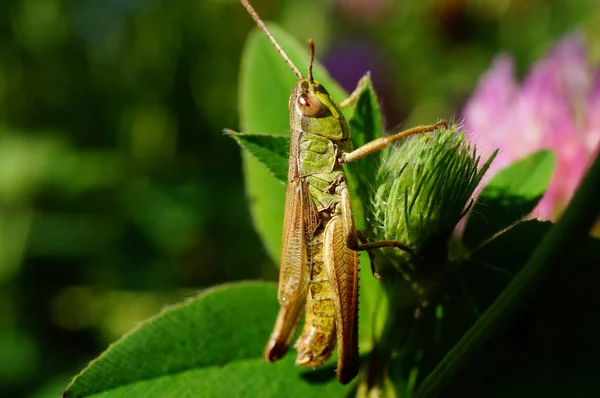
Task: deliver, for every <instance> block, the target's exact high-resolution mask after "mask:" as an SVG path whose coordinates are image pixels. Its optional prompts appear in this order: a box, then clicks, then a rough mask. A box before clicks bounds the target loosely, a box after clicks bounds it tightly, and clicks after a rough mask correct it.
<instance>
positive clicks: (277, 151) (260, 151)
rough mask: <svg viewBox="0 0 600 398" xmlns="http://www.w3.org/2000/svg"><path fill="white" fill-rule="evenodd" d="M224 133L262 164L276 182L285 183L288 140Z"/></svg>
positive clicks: (271, 136)
mask: <svg viewBox="0 0 600 398" xmlns="http://www.w3.org/2000/svg"><path fill="white" fill-rule="evenodd" d="M226 132H227V133H228V134H229V135H230V136H231V137H232V138H233V139H234V140H235V141H236V142H237V143H238V144H239V145H240V146H241V147H242V148H244V149H245V150H246V151H248V153H250V154H252V156H254V157H255V158H256V160H258V161H259V162H260V163H262V164H263V166H265V167H266V168H267V169H268V170H269V171H270V172H271V174H272V175H273V177H275V178H276V179H277V180H279V181H280V182H282V183H283V184H286V183H287V169H288V158H289V156H288V152H289V148H290V140H289V138H287V137H283V136H280V135H275V134H252V133H236V132H234V131H231V130H226Z"/></svg>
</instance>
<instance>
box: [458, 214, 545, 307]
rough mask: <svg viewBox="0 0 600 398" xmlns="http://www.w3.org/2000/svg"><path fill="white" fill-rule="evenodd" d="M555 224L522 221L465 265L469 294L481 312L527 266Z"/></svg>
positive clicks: (475, 254) (499, 236)
mask: <svg viewBox="0 0 600 398" xmlns="http://www.w3.org/2000/svg"><path fill="white" fill-rule="evenodd" d="M551 227H552V223H551V222H543V221H538V220H526V221H521V222H518V223H517V224H515V225H513V226H511V227H510V228H508V229H506V230H505V231H503V232H502V233H501V234H499V235H498V236H496V237H495V238H494V239H490V240H489V241H487V242H486V243H484V244H483V245H481V246H480V247H479V248H477V249H476V250H475V251H474V252H473V253H471V255H470V256H469V258H468V259H467V260H466V261H464V262H463V263H462V264H461V276H462V279H463V283H464V288H465V293H466V294H467V295H468V297H469V299H470V300H471V301H472V305H473V310H474V312H475V313H476V314H477V315H481V314H482V313H483V312H484V311H485V310H486V309H487V308H488V307H489V306H490V305H491V304H492V303H493V302H494V300H495V299H496V298H497V297H498V296H499V295H500V293H501V292H502V291H503V290H504V288H505V287H506V286H507V285H508V283H509V282H510V281H511V279H512V278H513V276H514V275H515V274H516V273H517V272H518V271H519V270H520V269H521V268H522V267H523V266H524V265H525V263H526V262H527V260H529V257H531V254H532V253H533V250H534V249H535V248H536V246H537V245H538V244H539V243H540V241H541V240H542V238H543V237H544V235H546V233H547V232H548V231H549V230H550V228H551Z"/></svg>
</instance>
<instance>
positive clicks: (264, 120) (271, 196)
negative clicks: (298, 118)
mask: <svg viewBox="0 0 600 398" xmlns="http://www.w3.org/2000/svg"><path fill="white" fill-rule="evenodd" d="M268 26H269V29H270V30H271V33H272V34H273V36H274V37H275V38H276V39H277V41H278V42H279V44H280V45H281V47H282V48H283V49H284V50H285V51H286V53H287V55H288V56H289V57H290V58H291V59H292V61H293V62H294V63H295V64H296V66H298V68H300V70H301V71H307V70H308V51H307V48H306V47H305V46H304V45H301V44H300V43H298V42H297V41H296V40H295V39H294V38H292V37H291V36H290V35H289V34H288V33H286V32H285V31H283V30H282V29H281V28H279V27H278V26H276V25H274V24H268ZM314 75H315V79H317V80H319V81H320V82H321V83H322V84H323V85H324V86H325V87H326V88H327V90H328V91H329V93H330V94H331V95H332V96H333V98H334V99H335V100H336V101H341V100H343V99H344V98H345V97H346V96H347V94H346V93H345V92H344V90H343V89H341V88H340V87H339V85H338V84H336V83H335V82H334V81H333V80H332V79H331V78H330V77H329V75H328V74H327V73H326V71H325V69H324V68H323V67H322V66H321V65H319V64H315V65H314ZM297 81H298V80H297V77H296V76H295V75H294V73H293V72H292V71H291V70H290V69H289V67H288V66H287V64H286V63H285V62H284V61H283V59H281V57H280V56H279V53H277V51H275V49H274V48H273V46H272V45H271V43H270V42H269V41H268V40H267V39H266V37H265V36H264V34H263V33H262V32H260V31H259V30H255V31H254V32H253V33H252V34H251V35H250V37H249V38H248V41H247V43H246V47H245V49H244V54H243V56H242V67H241V76H240V90H239V98H240V103H239V111H240V122H241V127H242V129H243V130H244V132H249V133H269V134H275V135H280V136H284V137H289V131H290V125H289V112H288V108H287V107H288V98H289V96H290V94H291V92H292V89H293V88H294V85H295V84H296V83H297ZM348 111H351V110H348ZM243 162H244V178H245V181H246V190H247V192H248V197H249V198H250V210H251V213H252V217H253V219H254V224H255V226H256V229H257V231H258V234H259V235H260V237H261V238H262V241H263V243H264V244H265V246H266V248H267V251H268V253H269V255H270V256H271V258H272V259H273V260H274V261H275V262H279V255H280V249H281V231H282V229H283V210H284V201H285V187H284V186H282V185H281V183H280V182H279V181H277V179H276V178H275V177H273V175H271V173H270V172H269V171H268V170H267V169H266V168H265V167H264V165H262V164H261V163H260V162H259V161H257V160H256V159H254V158H252V157H250V156H248V154H247V153H244V155H243Z"/></svg>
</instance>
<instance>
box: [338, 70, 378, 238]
mask: <svg viewBox="0 0 600 398" xmlns="http://www.w3.org/2000/svg"><path fill="white" fill-rule="evenodd" d="M348 125H349V127H350V132H351V139H352V145H353V146H354V148H358V147H360V146H362V145H364V144H366V143H367V142H370V141H373V140H374V139H375V138H378V137H381V136H382V135H383V123H382V116H381V111H380V109H379V100H378V99H377V94H375V90H374V89H373V84H372V82H371V77H370V75H368V74H367V75H366V79H365V86H364V88H363V90H362V91H361V93H360V95H359V97H358V99H357V101H356V107H355V108H354V112H353V113H352V116H351V117H350V120H349V121H348ZM380 163H381V154H380V153H377V154H373V155H371V156H366V157H364V158H363V159H360V160H358V161H356V162H353V163H350V164H348V165H347V168H348V171H349V178H348V179H349V181H350V188H351V189H352V191H353V192H354V193H355V196H354V198H353V199H354V200H355V201H356V202H358V201H360V208H359V206H358V205H356V204H355V205H354V206H353V209H354V212H355V215H356V218H357V219H358V221H357V225H358V227H359V228H364V226H363V224H364V222H365V220H364V214H366V212H367V208H366V207H365V206H367V205H368V204H369V203H370V201H369V196H370V195H369V193H370V192H371V191H372V190H373V182H374V181H375V174H376V173H377V169H378V168H379V164H380ZM357 199H358V200H357Z"/></svg>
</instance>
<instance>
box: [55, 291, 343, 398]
mask: <svg viewBox="0 0 600 398" xmlns="http://www.w3.org/2000/svg"><path fill="white" fill-rule="evenodd" d="M276 296H277V293H276V289H275V286H274V285H272V284H267V283H258V282H257V283H239V284H232V285H223V286H220V287H217V288H213V289H209V290H207V291H205V292H203V293H201V294H200V295H198V296H196V297H193V298H190V299H188V300H187V301H185V302H184V303H182V304H177V305H173V306H170V307H168V308H166V309H165V310H163V311H162V312H161V313H160V314H158V315H157V316H155V317H153V318H151V319H149V320H147V321H145V322H143V323H142V324H140V325H139V326H138V327H137V328H135V329H134V330H132V331H131V332H129V333H128V334H126V335H125V336H123V337H122V338H121V339H120V340H119V341H117V342H116V343H114V344H112V345H111V346H110V347H109V348H108V349H107V350H106V351H105V352H104V353H103V354H102V355H101V356H100V357H98V358H97V359H96V360H94V361H93V362H91V363H90V364H89V365H88V366H87V367H86V368H85V369H84V370H83V371H82V372H81V373H80V374H79V375H78V376H77V377H75V379H73V381H72V382H71V383H70V384H69V386H68V387H67V390H66V392H65V396H68V397H71V398H79V397H81V398H84V397H107V398H108V397H133V396H135V397H138V396H139V397H141V396H156V397H162V396H165V397H166V396H177V397H197V396H198V395H202V396H208V397H219V396H239V397H243V396H250V397H251V396H258V395H260V396H262V397H281V396H285V395H287V394H288V393H289V391H294V393H295V394H299V395H300V396H303V397H304V396H306V397H310V396H314V397H321V396H331V395H339V393H340V392H341V391H343V390H342V387H341V386H340V385H339V384H337V383H336V382H335V381H333V380H332V381H330V382H327V383H320V384H318V385H314V384H313V385H311V383H310V382H308V381H305V380H303V379H301V378H299V377H296V376H297V370H296V368H295V365H294V363H293V361H292V360H289V359H290V358H289V359H288V360H286V361H282V362H280V363H277V364H273V365H269V364H267V363H265V362H264V360H263V359H262V350H263V346H264V343H265V341H266V337H268V335H269V333H270V330H271V326H272V324H271V320H272V318H274V317H275V314H276V311H277V306H278V303H277V300H276ZM332 372H333V370H332Z"/></svg>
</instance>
